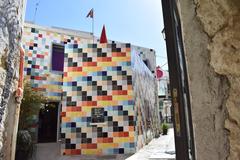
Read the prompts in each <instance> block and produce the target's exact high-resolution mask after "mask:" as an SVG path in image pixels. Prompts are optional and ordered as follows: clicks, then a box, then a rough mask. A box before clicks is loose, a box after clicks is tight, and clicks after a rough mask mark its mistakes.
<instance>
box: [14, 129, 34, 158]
mask: <svg viewBox="0 0 240 160" xmlns="http://www.w3.org/2000/svg"><path fill="white" fill-rule="evenodd" d="M32 153H33V143H32V138H31V135H30V134H29V132H28V131H27V130H19V131H18V134H17V145H16V158H15V159H16V160H23V159H25V160H27V159H29V158H30V157H31V156H32Z"/></svg>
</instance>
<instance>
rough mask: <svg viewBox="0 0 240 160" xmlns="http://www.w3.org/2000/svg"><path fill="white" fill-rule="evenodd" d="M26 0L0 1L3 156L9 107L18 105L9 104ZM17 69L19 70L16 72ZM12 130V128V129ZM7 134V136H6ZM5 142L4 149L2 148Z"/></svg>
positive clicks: (0, 107) (0, 122) (0, 101)
mask: <svg viewBox="0 0 240 160" xmlns="http://www.w3.org/2000/svg"><path fill="white" fill-rule="evenodd" d="M24 4H25V3H24V0H1V1H0V59H1V60H0V79H1V81H0V150H1V157H2V156H3V153H7V152H9V151H10V150H7V149H8V147H7V146H6V145H10V144H9V143H7V144H6V143H5V140H6V135H7V134H8V135H11V133H7V132H5V133H4V128H5V127H8V126H5V124H7V122H6V118H7V119H12V118H14V117H9V116H7V115H14V114H11V113H9V114H8V107H16V104H12V105H11V106H9V105H8V101H9V98H10V96H11V94H12V93H13V91H14V90H15V89H16V88H15V85H13V84H14V83H16V82H17V80H18V76H17V74H18V73H17V72H18V61H19V47H20V40H21V37H22V24H23V13H24ZM16 71H17V72H16ZM10 131H11V130H10ZM4 134H5V136H4ZM4 137H5V138H4ZM3 143H4V146H5V147H4V150H2V147H3Z"/></svg>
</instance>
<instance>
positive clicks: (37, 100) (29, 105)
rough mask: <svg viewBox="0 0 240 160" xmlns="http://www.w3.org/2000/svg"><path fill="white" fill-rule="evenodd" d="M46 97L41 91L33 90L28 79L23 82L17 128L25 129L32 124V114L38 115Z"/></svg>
mask: <svg viewBox="0 0 240 160" xmlns="http://www.w3.org/2000/svg"><path fill="white" fill-rule="evenodd" d="M46 101H47V99H46V98H45V97H44V96H43V93H42V92H39V91H34V90H33V89H32V87H31V84H30V83H29V82H28V81H25V82H24V90H23V99H22V103H21V109H20V116H19V125H18V129H19V130H27V129H28V128H29V126H31V125H33V116H34V115H38V112H39V110H40V107H41V104H43V103H45V102H46Z"/></svg>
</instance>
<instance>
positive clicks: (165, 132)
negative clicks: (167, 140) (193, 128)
mask: <svg viewBox="0 0 240 160" xmlns="http://www.w3.org/2000/svg"><path fill="white" fill-rule="evenodd" d="M161 128H162V133H163V135H167V133H168V128H169V127H168V125H167V124H166V123H163V124H162V126H161Z"/></svg>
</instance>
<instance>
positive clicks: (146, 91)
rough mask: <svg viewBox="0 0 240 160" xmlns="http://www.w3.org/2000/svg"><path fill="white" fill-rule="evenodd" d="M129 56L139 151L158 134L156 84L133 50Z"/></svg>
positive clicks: (158, 119)
mask: <svg viewBox="0 0 240 160" xmlns="http://www.w3.org/2000/svg"><path fill="white" fill-rule="evenodd" d="M131 55H132V69H133V90H134V101H135V118H136V144H137V145H136V149H137V150H139V149H140V148H142V147H143V146H144V145H145V144H147V143H148V142H150V140H151V139H153V138H154V137H157V136H158V135H159V133H160V130H159V128H160V118H159V110H158V104H157V82H156V79H155V78H154V75H153V74H152V73H151V71H150V70H149V69H148V68H147V66H146V65H145V64H144V62H143V61H142V59H141V58H140V57H139V55H138V53H137V52H136V51H135V50H134V49H133V50H132V54H131Z"/></svg>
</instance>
